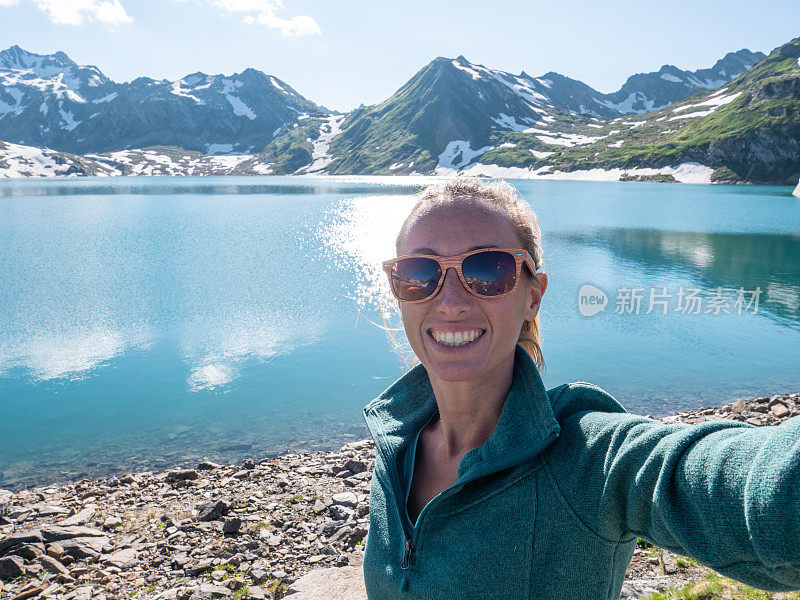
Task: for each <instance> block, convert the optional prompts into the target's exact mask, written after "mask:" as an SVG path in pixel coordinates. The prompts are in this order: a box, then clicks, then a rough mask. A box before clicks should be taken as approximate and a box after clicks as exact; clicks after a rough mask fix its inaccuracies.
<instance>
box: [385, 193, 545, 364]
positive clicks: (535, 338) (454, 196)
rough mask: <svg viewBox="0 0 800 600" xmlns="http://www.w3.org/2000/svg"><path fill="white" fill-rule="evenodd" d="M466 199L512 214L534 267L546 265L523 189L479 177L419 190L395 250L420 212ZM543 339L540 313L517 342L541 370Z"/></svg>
mask: <svg viewBox="0 0 800 600" xmlns="http://www.w3.org/2000/svg"><path fill="white" fill-rule="evenodd" d="M464 201H467V202H474V203H477V204H479V205H480V206H483V207H485V208H487V209H489V210H492V211H495V212H499V213H500V214H502V215H503V216H505V217H506V218H508V220H509V223H510V224H511V226H512V228H513V230H514V233H515V234H516V236H517V239H518V240H519V242H520V245H521V247H522V248H524V249H525V250H527V251H528V252H530V255H531V256H532V257H533V261H534V270H536V269H539V268H544V256H543V252H542V234H541V231H540V230H539V221H538V219H537V218H536V213H535V212H534V211H533V210H532V209H531V208H530V207H529V206H528V205H527V204H526V203H525V202H523V201H522V199H521V198H520V196H519V192H517V190H516V188H515V187H514V186H512V185H511V184H509V183H507V182H505V181H493V182H490V183H487V182H484V181H481V180H480V179H478V178H476V177H457V178H454V179H449V180H447V181H444V182H442V183H434V184H431V185H429V186H427V187H425V188H424V189H423V190H422V191H421V192H420V193H419V195H418V200H417V203H416V204H415V205H414V207H413V208H412V209H411V212H410V213H409V215H408V217H406V220H405V221H404V222H403V225H402V226H401V227H400V232H399V233H398V234H397V239H396V241H395V250H396V252H397V254H398V256H399V253H400V242H401V241H402V238H403V236H404V235H405V234H406V231H407V230H408V228H409V227H410V226H411V224H413V223H414V222H415V221H416V219H417V218H418V217H419V216H421V215H420V214H419V213H423V214H424V213H427V212H430V211H431V210H433V209H434V208H436V207H437V206H442V205H447V204H451V203H454V202H464ZM541 340H542V333H541V329H540V327H539V315H538V314H537V315H536V316H535V317H534V318H533V320H532V321H524V322H523V323H522V329H521V331H520V333H519V338H518V339H517V343H518V344H519V345H520V346H522V348H523V349H524V350H525V351H526V352H527V353H528V354H529V355H530V356H531V358H532V359H533V361H534V363H536V366H537V367H538V368H539V370H540V371H544V356H543V355H542V344H541Z"/></svg>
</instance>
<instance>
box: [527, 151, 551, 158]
mask: <svg viewBox="0 0 800 600" xmlns="http://www.w3.org/2000/svg"><path fill="white" fill-rule="evenodd" d="M531 154H533V155H534V156H535V157H536V158H547V157H548V156H552V155H553V154H555V152H542V151H541V150H531Z"/></svg>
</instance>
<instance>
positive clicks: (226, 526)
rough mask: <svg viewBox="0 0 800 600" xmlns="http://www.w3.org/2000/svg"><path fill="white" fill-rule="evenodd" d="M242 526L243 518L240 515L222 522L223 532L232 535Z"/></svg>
mask: <svg viewBox="0 0 800 600" xmlns="http://www.w3.org/2000/svg"><path fill="white" fill-rule="evenodd" d="M241 526H242V520H241V519H240V518H239V517H232V518H230V519H225V521H223V523H222V533H225V534H230V535H232V534H235V533H238V532H239V528H240V527H241Z"/></svg>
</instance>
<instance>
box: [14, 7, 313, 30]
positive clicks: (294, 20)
mask: <svg viewBox="0 0 800 600" xmlns="http://www.w3.org/2000/svg"><path fill="white" fill-rule="evenodd" d="M3 1H5V0H0V2H3ZM177 1H179V2H183V1H185V0H177ZM205 1H206V2H208V3H209V4H211V5H212V6H216V7H217V8H220V9H221V10H222V11H224V12H226V13H229V14H233V13H245V14H244V17H243V18H242V22H244V23H245V24H247V25H262V26H264V27H266V28H267V29H274V30H276V31H278V32H279V33H280V34H281V35H285V36H293V35H320V34H321V33H322V30H321V29H320V27H319V24H318V23H317V22H316V21H315V20H314V19H313V17H310V16H308V15H298V16H295V17H288V18H285V17H279V16H278V15H276V14H275V12H276V11H277V10H279V9H282V8H283V2H282V1H281V0H205Z"/></svg>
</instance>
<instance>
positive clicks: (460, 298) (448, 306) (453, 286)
mask: <svg viewBox="0 0 800 600" xmlns="http://www.w3.org/2000/svg"><path fill="white" fill-rule="evenodd" d="M437 300H438V302H437V308H438V309H439V310H440V311H445V312H456V313H458V312H462V311H463V310H464V309H465V308H468V307H469V304H470V302H471V299H470V293H469V292H468V291H467V290H466V289H465V288H464V285H463V284H462V283H461V280H460V279H459V278H458V273H456V270H455V269H454V268H453V267H450V268H449V269H447V272H446V273H445V276H444V281H443V282H442V289H441V290H440V291H439V297H438V298H437Z"/></svg>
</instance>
